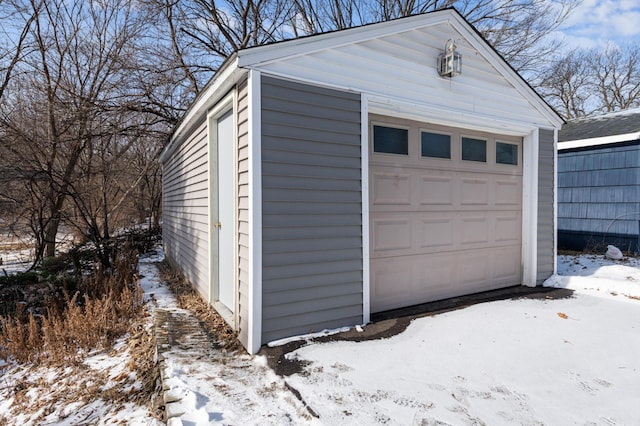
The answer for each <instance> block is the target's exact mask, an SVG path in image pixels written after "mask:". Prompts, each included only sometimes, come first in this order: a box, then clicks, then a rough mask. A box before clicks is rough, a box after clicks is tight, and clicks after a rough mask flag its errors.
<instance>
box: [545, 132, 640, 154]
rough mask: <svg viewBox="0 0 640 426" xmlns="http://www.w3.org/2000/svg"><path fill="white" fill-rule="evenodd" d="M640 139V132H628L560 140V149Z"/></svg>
mask: <svg viewBox="0 0 640 426" xmlns="http://www.w3.org/2000/svg"><path fill="white" fill-rule="evenodd" d="M635 140H640V132H635V133H626V134H624V135H611V136H602V137H599V138H589V139H578V140H575V141H565V142H558V149H559V150H560V151H562V150H563V149H571V148H584V147H589V146H598V145H607V144H611V143H618V142H629V141H635Z"/></svg>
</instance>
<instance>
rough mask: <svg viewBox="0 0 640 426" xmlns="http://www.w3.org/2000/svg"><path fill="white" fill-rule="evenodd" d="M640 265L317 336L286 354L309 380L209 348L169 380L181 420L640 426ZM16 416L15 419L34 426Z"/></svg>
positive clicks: (66, 411)
mask: <svg viewBox="0 0 640 426" xmlns="http://www.w3.org/2000/svg"><path fill="white" fill-rule="evenodd" d="M159 259H160V257H155V258H149V259H147V260H141V263H140V268H141V271H140V272H141V276H142V277H143V278H142V281H141V284H142V285H143V287H144V288H145V291H146V292H147V298H148V300H151V298H150V294H151V293H153V299H154V300H155V302H154V305H155V306H157V307H159V308H162V309H170V310H171V309H176V308H175V299H174V298H173V296H172V295H171V293H170V292H169V291H168V289H167V288H166V286H165V285H164V284H163V283H161V282H160V281H159V279H158V274H157V270H156V269H155V266H154V265H153V263H152V262H153V261H157V260H159ZM639 265H640V262H638V259H627V260H624V261H619V262H613V261H609V260H606V259H604V258H603V257H602V256H591V255H583V256H579V257H574V256H559V257H558V271H559V276H557V277H553V278H552V279H550V280H549V281H548V283H547V284H548V285H549V286H555V287H566V288H571V289H574V290H575V293H574V294H573V296H572V297H569V298H564V299H553V298H545V299H518V300H503V301H496V302H489V303H482V304H477V305H474V306H472V307H468V308H465V309H460V310H456V311H451V312H447V313H443V314H439V315H435V316H429V317H423V318H419V319H416V320H414V321H413V322H412V323H411V325H410V326H409V327H408V328H407V329H406V330H405V331H404V332H403V333H400V334H398V335H396V336H393V337H391V338H388V339H382V340H371V341H365V342H359V343H355V342H347V341H335V342H328V343H317V342H313V341H310V342H309V343H307V344H305V345H304V346H302V347H301V348H299V349H297V350H295V351H294V352H291V353H289V354H288V355H287V356H288V357H290V358H293V359H297V360H299V361H301V362H304V363H306V364H305V366H304V368H303V371H302V372H300V373H296V374H294V375H292V376H288V377H284V378H283V377H278V376H276V375H275V374H274V373H273V372H272V371H271V370H270V369H268V368H267V367H266V362H265V358H264V357H262V356H257V357H250V356H248V355H234V356H232V357H227V359H226V361H225V362H227V363H228V368H224V366H223V365H222V364H223V363H220V362H218V361H219V359H218V360H215V361H214V360H213V359H212V356H211V353H210V352H208V351H205V350H203V351H202V353H201V354H198V353H193V354H189V357H188V359H189V362H188V363H185V362H184V358H185V357H182V358H181V357H180V354H173V355H172V354H171V353H169V354H168V362H167V365H168V366H169V367H170V373H171V378H170V384H171V386H172V388H173V391H174V392H175V393H177V394H180V395H182V399H181V400H180V402H179V404H180V407H179V410H180V411H184V412H185V415H184V416H183V417H182V420H183V422H182V423H181V422H179V421H178V420H177V419H175V420H173V421H172V422H171V424H190V425H199V424H216V423H218V424H229V423H233V424H286V423H290V424H320V425H341V424H349V425H352V424H357V425H370V424H418V425H446V424H451V425H479V424H487V425H502V424H504V425H511V424H523V425H533V424H550V425H555V424H562V425H566V424H581V425H630V424H638V419H640V405H639V404H638V400H639V399H640V339H639V338H638V332H639V331H640V315H639V313H640V268H639ZM176 312H177V311H176ZM122 352H123V356H125V357H126V354H124V352H125V351H122ZM97 356H105V355H104V354H102V355H97ZM216 356H219V357H220V359H224V358H225V354H218V355H216ZM126 362H127V361H126V359H121V358H117V359H112V360H110V361H107V360H106V359H101V358H98V359H97V360H95V361H90V362H88V363H87V365H88V366H89V367H90V368H95V366H96V365H102V366H103V367H101V368H105V371H107V367H108V368H110V369H111V370H109V371H111V372H107V374H108V377H120V376H123V375H122V374H121V373H122V371H119V370H115V368H116V366H118V365H120V366H121V365H124V364H126ZM109 366H111V367H109ZM8 367H9V366H5V367H4V368H5V369H7V371H8ZM2 368H3V367H2V366H0V370H2ZM49 374H51V373H49ZM41 377H42V378H43V380H45V379H46V378H47V377H49V376H46V372H43V373H41ZM18 379H19V378H18ZM14 380H16V378H15V377H14V376H12V375H11V374H9V375H7V372H6V371H5V375H4V376H3V377H0V412H3V410H4V409H5V408H6V407H7V406H8V404H10V401H9V400H8V399H7V398H6V396H5V395H6V392H4V391H2V388H3V386H4V387H5V388H6V385H7V384H8V383H12V381H14ZM128 380H129V383H130V385H131V386H135V378H129V379H128ZM291 389H295V390H297V392H298V393H299V398H300V399H302V400H303V401H304V403H303V402H300V401H299V400H298V396H296V395H295V394H294V393H293V392H292V391H291ZM33 396H34V397H36V398H42V397H43V395H42V394H39V393H37V392H34V393H33ZM3 397H4V398H5V399H3ZM305 404H306V406H308V408H309V409H307V408H306V407H305ZM92 407H93V408H92V410H93V411H92V413H93V414H91V415H92V416H93V417H89V419H92V420H93V422H89V423H91V424H112V423H116V422H118V421H121V420H123V419H126V420H125V421H126V422H128V423H129V424H157V421H156V420H153V419H151V418H149V416H148V413H145V412H144V409H143V407H139V406H134V405H129V406H124V405H123V406H122V407H120V408H121V410H119V411H118V410H116V408H117V407H106V408H105V407H104V406H103V405H101V403H100V401H95V402H94V403H93V405H92ZM84 410H86V408H84V407H82V406H80V405H73V404H69V405H66V406H62V407H60V408H57V409H56V411H55V413H56V415H55V416H50V417H47V421H48V422H49V423H48V424H74V423H73V421H72V420H73V419H74V418H78V417H71V416H72V415H73V416H77V415H80V414H82V413H86V412H87V411H84ZM89 411H91V410H89ZM311 413H315V414H316V416H313V415H312V414H311ZM96 416H97V417H96ZM100 416H102V417H100ZM20 420H21V421H20V422H19V423H9V424H28V418H25V417H22V418H21V419H20ZM23 420H27V421H23ZM0 423H2V422H1V421H0ZM82 424H87V423H86V422H85V423H82Z"/></svg>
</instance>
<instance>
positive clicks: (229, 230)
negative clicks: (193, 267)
mask: <svg viewBox="0 0 640 426" xmlns="http://www.w3.org/2000/svg"><path fill="white" fill-rule="evenodd" d="M215 121H216V126H215V127H216V137H215V145H217V146H215V147H214V146H212V147H211V148H212V149H215V150H216V151H217V161H216V166H217V167H216V168H217V176H214V178H215V177H217V182H216V184H215V185H214V186H215V187H214V188H213V191H214V193H216V194H215V195H217V197H216V196H215V195H214V197H213V198H214V200H215V199H217V200H216V201H217V203H215V204H217V206H216V205H214V206H213V218H214V226H213V234H214V238H213V244H214V245H217V247H214V252H213V255H214V259H213V262H214V277H213V278H214V280H215V282H214V283H213V285H214V286H216V285H217V289H214V294H216V293H217V301H219V302H220V303H222V304H223V305H224V306H226V307H227V308H228V309H229V310H230V311H231V312H234V310H235V286H234V280H233V277H234V274H233V267H234V260H233V255H234V245H233V241H234V238H233V233H234V229H235V226H234V189H233V188H234V178H233V169H234V168H233V158H234V156H233V146H234V143H233V141H234V131H233V114H232V111H229V112H227V113H225V114H224V115H222V116H220V117H218V118H217V119H216V120H215ZM214 173H215V171H214ZM216 243H217V244H216ZM216 248H217V256H215V254H216V253H215V252H216ZM216 258H217V259H216ZM215 263H217V268H216V267H215V266H216V265H215ZM215 269H217V274H216V273H215ZM215 290H217V292H216V291H215Z"/></svg>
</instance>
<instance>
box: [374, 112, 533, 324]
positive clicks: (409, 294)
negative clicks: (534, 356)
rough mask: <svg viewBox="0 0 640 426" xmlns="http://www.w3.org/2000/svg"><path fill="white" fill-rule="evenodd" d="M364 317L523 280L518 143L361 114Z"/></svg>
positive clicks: (512, 139) (508, 138)
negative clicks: (365, 130) (365, 195)
mask: <svg viewBox="0 0 640 426" xmlns="http://www.w3.org/2000/svg"><path fill="white" fill-rule="evenodd" d="M369 118H370V123H369V135H370V150H369V151H370V152H369V185H370V186H369V189H370V192H369V200H370V201H369V204H370V209H369V210H370V211H369V220H370V227H369V229H370V265H371V312H381V311H385V310H389V309H394V308H399V307H404V306H410V305H415V304H419V303H424V302H429V301H434V300H440V299H445V298H449V297H455V296H459V295H463V294H470V293H476V292H480V291H486V290H492V289H497V288H503V287H508V286H512V285H518V284H520V283H521V282H522V266H521V265H522V163H523V161H522V138H519V137H514V136H506V135H497V134H491V133H485V132H477V131H472V130H466V129H461V128H454V127H446V126H442V125H434V124H430V123H428V122H419V121H412V120H405V119H398V118H391V117H385V116H377V115H370V117H369Z"/></svg>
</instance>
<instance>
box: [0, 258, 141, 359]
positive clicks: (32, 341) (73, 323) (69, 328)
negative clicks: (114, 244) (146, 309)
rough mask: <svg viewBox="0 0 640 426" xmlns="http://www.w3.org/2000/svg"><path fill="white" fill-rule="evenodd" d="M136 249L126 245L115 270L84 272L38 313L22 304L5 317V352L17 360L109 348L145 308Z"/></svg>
mask: <svg viewBox="0 0 640 426" xmlns="http://www.w3.org/2000/svg"><path fill="white" fill-rule="evenodd" d="M137 267H138V265H137V254H136V253H135V252H134V251H132V250H127V249H123V250H121V251H120V252H119V253H118V254H117V255H116V256H115V259H113V268H112V269H111V270H110V271H101V270H100V269H98V268H95V269H94V270H93V273H92V274H91V275H88V276H84V277H83V278H82V279H81V282H80V284H79V290H78V291H77V292H76V293H75V294H74V295H73V296H69V294H68V293H66V292H64V297H63V299H62V300H56V301H51V302H50V306H49V307H48V308H47V310H46V314H45V315H42V316H36V315H34V314H32V313H27V312H25V311H24V309H22V308H21V306H20V305H18V307H17V310H16V313H15V315H14V316H13V317H7V318H0V326H1V327H2V330H0V357H1V358H4V359H9V358H12V359H14V360H16V361H18V362H21V363H25V362H31V363H34V364H47V365H62V364H68V363H78V362H79V361H80V360H81V359H82V357H83V356H84V355H85V354H86V353H87V352H88V351H90V350H92V349H94V348H105V347H107V346H108V345H110V344H111V343H112V342H113V341H114V339H116V338H117V337H119V336H122V335H123V334H125V333H126V332H127V331H128V330H129V329H130V327H131V323H132V321H133V320H134V319H135V318H136V317H137V315H138V314H139V313H140V311H141V309H142V305H143V302H142V290H141V289H140V285H139V281H138V279H137V275H136V273H137Z"/></svg>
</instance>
